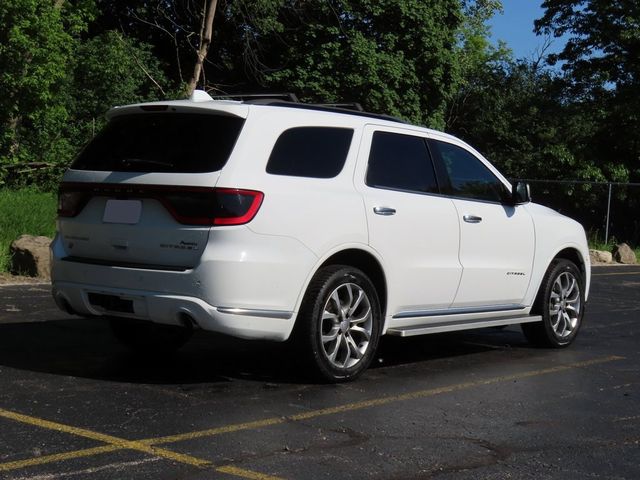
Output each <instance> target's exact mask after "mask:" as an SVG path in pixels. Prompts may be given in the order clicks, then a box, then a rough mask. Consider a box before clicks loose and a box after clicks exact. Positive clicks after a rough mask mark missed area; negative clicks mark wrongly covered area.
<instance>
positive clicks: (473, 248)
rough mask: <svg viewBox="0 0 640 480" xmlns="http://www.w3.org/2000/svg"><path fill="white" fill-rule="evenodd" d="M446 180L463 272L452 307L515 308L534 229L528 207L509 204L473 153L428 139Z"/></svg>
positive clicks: (498, 183) (529, 266)
mask: <svg viewBox="0 0 640 480" xmlns="http://www.w3.org/2000/svg"><path fill="white" fill-rule="evenodd" d="M430 145H431V147H432V150H433V151H434V152H435V154H436V155H437V157H438V161H440V162H441V164H442V165H443V167H444V170H445V171H446V174H447V176H448V178H449V182H450V185H449V186H448V189H449V194H450V195H451V197H452V200H453V204H454V205H455V208H456V212H457V217H458V222H459V225H460V263H461V264H462V268H463V273H462V280H461V282H460V287H459V288H458V293H457V294H456V296H455V299H454V302H453V304H452V307H454V308H464V307H476V308H483V309H486V310H498V309H502V310H504V309H510V308H517V307H518V306H520V305H521V304H522V302H523V300H524V297H525V294H526V291H527V288H528V286H529V282H530V279H531V271H532V267H533V255H534V249H535V231H534V225H533V219H532V217H531V215H530V214H529V212H528V211H527V207H526V205H517V206H513V205H509V204H508V203H507V201H506V200H507V198H508V197H509V191H508V188H507V186H506V185H505V184H504V182H502V181H501V180H500V179H499V178H498V177H497V176H496V174H494V172H492V171H491V169H490V168H489V167H488V165H487V164H485V163H484V162H483V161H482V160H480V159H479V158H478V157H476V156H475V155H474V154H473V153H472V152H470V151H469V150H467V149H465V148H463V147H462V146H461V145H455V144H453V143H449V142H446V141H440V140H432V141H431V143H430Z"/></svg>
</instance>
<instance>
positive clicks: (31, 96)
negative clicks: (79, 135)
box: [0, 0, 88, 181]
mask: <svg viewBox="0 0 640 480" xmlns="http://www.w3.org/2000/svg"><path fill="white" fill-rule="evenodd" d="M61 3H62V2H61ZM67 14H68V16H67ZM87 15H88V14H87V13H85V12H83V10H82V9H81V8H76V7H64V9H63V7H61V6H57V5H56V4H54V2H45V1H39V0H4V1H3V2H2V3H0V65H2V72H1V74H0V91H1V92H3V94H2V95H1V96H0V127H1V130H0V163H2V164H3V165H4V166H6V165H7V164H15V163H20V162H25V161H47V160H48V156H47V152H49V151H53V154H58V153H59V152H60V150H62V151H64V150H65V148H66V145H65V144H66V141H65V139H62V138H60V136H59V131H60V128H61V126H62V125H63V124H64V123H65V122H66V121H67V119H68V112H67V110H66V108H65V106H64V105H61V104H60V101H59V96H60V95H61V94H62V93H63V92H64V89H65V87H66V85H67V64H68V62H69V59H70V58H71V56H72V54H73V49H74V34H77V33H79V32H80V31H82V30H83V26H84V25H83V24H84V22H83V20H84V19H85V17H86V16H87ZM34 131H35V132H38V134H37V135H33V132H34ZM0 181H1V179H0Z"/></svg>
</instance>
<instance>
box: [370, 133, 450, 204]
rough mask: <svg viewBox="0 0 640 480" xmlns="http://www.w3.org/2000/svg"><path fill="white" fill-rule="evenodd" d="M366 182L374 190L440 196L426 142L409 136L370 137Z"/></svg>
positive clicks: (383, 135) (386, 134)
mask: <svg viewBox="0 0 640 480" xmlns="http://www.w3.org/2000/svg"><path fill="white" fill-rule="evenodd" d="M366 182H367V185H369V186H370V187H377V188H389V189H393V190H407V191H411V192H421V193H438V192H439V190H438V183H437V181H436V176H435V172H434V170H433V162H432V161H431V156H430V155H429V150H428V149H427V145H426V143H425V140H424V139H423V138H421V137H414V136H412V135H400V134H397V133H389V132H375V133H374V134H373V141H372V143H371V152H370V153H369V167H368V169H367V180H366Z"/></svg>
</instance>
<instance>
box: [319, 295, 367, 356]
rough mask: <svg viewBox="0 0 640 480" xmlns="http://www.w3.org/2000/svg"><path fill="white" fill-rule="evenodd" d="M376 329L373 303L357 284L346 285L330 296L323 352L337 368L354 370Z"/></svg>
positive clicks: (323, 322) (323, 324)
mask: <svg viewBox="0 0 640 480" xmlns="http://www.w3.org/2000/svg"><path fill="white" fill-rule="evenodd" d="M372 329H373V315H372V309H371V302H370V301H369V297H367V294H366V293H365V291H364V290H363V289H362V287H360V286H359V285H356V284H355V283H344V284H342V285H340V286H338V287H337V288H336V289H335V290H334V291H333V292H332V293H331V295H329V298H328V299H327V301H326V303H325V305H324V308H323V310H322V320H321V328H320V335H321V336H322V338H321V340H322V342H321V343H322V349H323V351H324V354H325V355H326V357H327V359H328V360H329V362H330V363H331V365H333V366H334V367H338V368H350V367H353V366H354V365H356V364H357V363H359V362H360V360H362V358H363V357H364V355H365V353H366V351H367V349H368V348H369V341H370V339H371V333H372Z"/></svg>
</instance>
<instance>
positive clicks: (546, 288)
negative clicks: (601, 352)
mask: <svg viewBox="0 0 640 480" xmlns="http://www.w3.org/2000/svg"><path fill="white" fill-rule="evenodd" d="M584 305H585V301H584V278H583V277H582V274H581V272H580V270H579V269H578V267H577V266H576V265H575V264H574V263H573V262H571V261H569V260H564V259H555V260H554V261H553V262H551V264H550V265H549V268H548V269H547V272H546V273H545V275H544V278H543V280H542V285H541V286H540V290H539V292H538V297H537V298H536V302H535V303H534V306H533V309H532V311H531V313H532V314H534V315H541V316H542V322H536V323H524V324H522V331H523V332H524V335H525V336H526V337H527V340H529V342H530V343H532V344H534V345H538V346H541V347H550V348H563V347H567V346H568V345H570V344H571V343H572V342H573V341H574V340H575V338H576V336H577V335H578V331H579V330H580V326H581V325H582V318H583V316H584Z"/></svg>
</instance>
